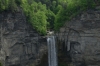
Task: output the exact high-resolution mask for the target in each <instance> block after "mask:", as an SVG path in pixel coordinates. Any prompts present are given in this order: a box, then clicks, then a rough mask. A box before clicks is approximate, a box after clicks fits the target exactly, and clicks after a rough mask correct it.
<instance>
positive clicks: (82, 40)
mask: <svg viewBox="0 0 100 66" xmlns="http://www.w3.org/2000/svg"><path fill="white" fill-rule="evenodd" d="M57 35H59V36H58V38H59V39H60V40H62V41H64V42H65V47H67V49H66V51H68V52H70V56H71V60H72V64H73V66H100V7H96V8H95V9H89V10H87V11H85V12H83V13H80V14H79V15H77V16H76V17H75V18H73V19H72V20H71V21H69V22H67V23H66V24H65V25H64V27H62V28H61V29H60V33H58V34H57Z"/></svg>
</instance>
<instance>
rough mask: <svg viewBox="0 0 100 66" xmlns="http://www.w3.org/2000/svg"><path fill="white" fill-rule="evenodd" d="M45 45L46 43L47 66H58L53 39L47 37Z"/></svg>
mask: <svg viewBox="0 0 100 66" xmlns="http://www.w3.org/2000/svg"><path fill="white" fill-rule="evenodd" d="M47 43H48V65H49V66H58V64H57V54H56V46H55V37H54V36H49V37H48V39H47Z"/></svg>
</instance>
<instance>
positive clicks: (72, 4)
mask: <svg viewBox="0 0 100 66" xmlns="http://www.w3.org/2000/svg"><path fill="white" fill-rule="evenodd" d="M58 3H59V5H58V6H57V8H58V9H57V10H58V11H57V14H56V17H55V22H54V23H55V24H54V25H55V30H59V28H60V27H61V26H63V24H64V23H65V22H66V21H68V20H70V19H71V18H72V17H74V16H75V15H77V14H78V13H80V12H81V11H82V10H87V9H88V8H94V7H95V2H94V0H58Z"/></svg>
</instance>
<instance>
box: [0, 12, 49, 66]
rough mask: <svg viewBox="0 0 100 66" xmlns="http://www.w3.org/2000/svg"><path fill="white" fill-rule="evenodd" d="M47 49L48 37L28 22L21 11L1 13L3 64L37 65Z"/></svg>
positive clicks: (0, 58) (0, 51) (1, 52)
mask: <svg viewBox="0 0 100 66" xmlns="http://www.w3.org/2000/svg"><path fill="white" fill-rule="evenodd" d="M46 51H47V46H46V39H45V38H43V37H41V36H40V35H39V34H38V33H37V32H36V31H35V29H33V28H32V27H31V25H30V24H28V23H27V22H26V19H25V16H24V14H23V13H22V12H21V11H19V12H16V13H11V12H2V13H0V62H1V63H2V64H3V66H27V65H29V64H35V65H36V64H38V63H39V62H40V61H39V60H40V58H41V57H42V55H43V54H44V53H45V52H46Z"/></svg>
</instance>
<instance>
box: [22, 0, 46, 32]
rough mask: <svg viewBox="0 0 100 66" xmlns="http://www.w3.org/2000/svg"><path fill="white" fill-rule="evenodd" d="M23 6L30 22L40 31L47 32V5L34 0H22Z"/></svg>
mask: <svg viewBox="0 0 100 66" xmlns="http://www.w3.org/2000/svg"><path fill="white" fill-rule="evenodd" d="M22 3H23V4H22V5H21V6H22V8H23V10H24V12H25V14H26V16H27V20H28V22H30V23H31V24H32V26H33V27H34V28H35V29H36V30H37V31H38V32H39V33H40V34H46V30H47V16H46V14H47V9H46V5H44V4H42V3H41V2H39V3H37V2H33V3H31V4H29V3H28V2H27V1H24V0H23V1H22Z"/></svg>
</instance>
